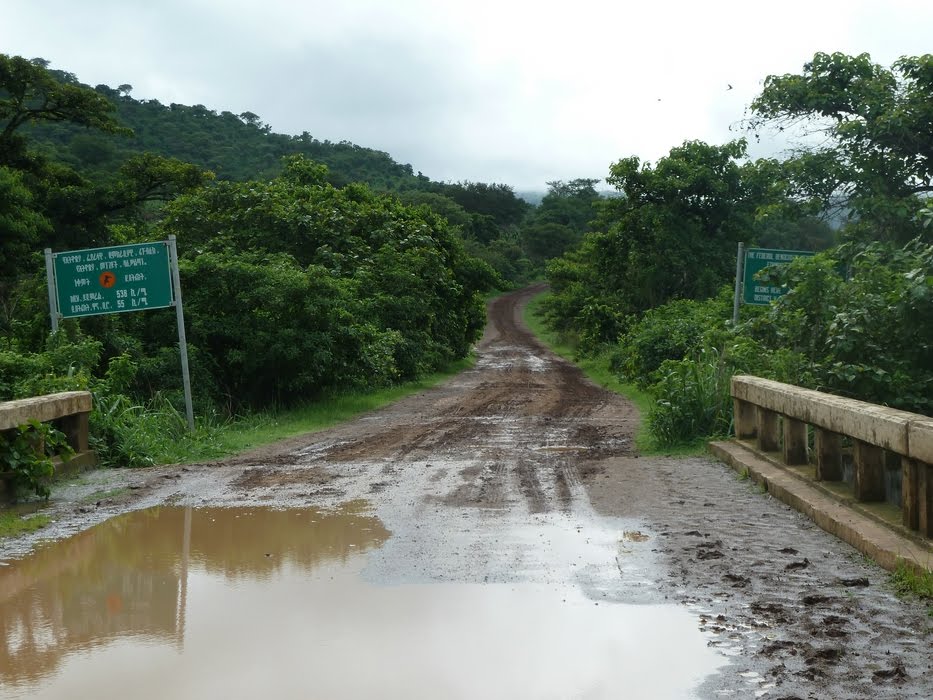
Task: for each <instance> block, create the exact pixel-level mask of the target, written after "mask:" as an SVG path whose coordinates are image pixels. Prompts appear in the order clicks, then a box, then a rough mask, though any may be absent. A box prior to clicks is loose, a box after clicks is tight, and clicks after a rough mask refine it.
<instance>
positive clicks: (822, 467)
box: [813, 427, 842, 481]
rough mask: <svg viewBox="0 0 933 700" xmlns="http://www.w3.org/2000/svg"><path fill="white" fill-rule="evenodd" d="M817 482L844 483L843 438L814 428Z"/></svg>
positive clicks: (837, 434)
mask: <svg viewBox="0 0 933 700" xmlns="http://www.w3.org/2000/svg"><path fill="white" fill-rule="evenodd" d="M813 451H814V452H815V453H816V479H817V481H842V436H841V435H839V433H834V432H832V431H831V430H826V429H825V428H817V427H814V428H813Z"/></svg>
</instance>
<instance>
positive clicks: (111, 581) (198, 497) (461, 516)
mask: <svg viewBox="0 0 933 700" xmlns="http://www.w3.org/2000/svg"><path fill="white" fill-rule="evenodd" d="M529 295H530V293H529V292H523V293H517V294H512V295H507V296H506V297H503V298H501V299H499V300H496V301H494V302H493V303H492V305H491V307H490V323H489V326H488V328H487V331H486V335H485V336H484V338H483V340H482V342H481V344H480V346H479V352H478V354H479V360H478V363H477V365H476V367H475V368H474V369H472V370H470V371H467V372H464V373H463V374H461V375H459V376H458V377H456V378H454V379H453V380H451V381H449V382H447V383H445V384H444V385H442V386H440V387H437V388H436V389H432V390H430V391H427V392H424V393H423V394H421V395H418V396H414V397H410V398H408V399H405V400H403V401H401V402H398V403H397V404H394V405H393V406H390V407H388V408H386V409H384V410H381V411H377V412H374V413H372V414H369V415H367V416H364V417H362V418H360V419H358V420H355V421H352V422H350V423H347V424H345V425H343V426H340V427H338V428H336V429H333V430H329V431H326V432H323V433H319V434H316V435H313V436H307V437H304V438H299V439H295V440H292V441H289V442H288V443H286V444H282V445H278V446H275V447H272V448H266V449H262V450H257V451H255V452H254V453H252V454H248V455H244V456H242V457H238V458H236V459H233V460H229V461H227V462H224V463H220V464H211V465H200V466H194V467H190V468H189V471H186V472H183V473H179V472H174V473H172V472H169V471H168V470H162V471H150V472H147V473H137V474H131V475H129V476H127V477H125V478H126V479H129V480H132V479H136V481H135V483H134V484H133V485H134V486H138V487H139V488H137V489H134V490H133V492H132V496H131V497H130V498H129V500H127V501H126V502H124V503H116V504H114V505H113V506H112V508H111V511H119V510H126V509H129V508H137V507H143V506H154V505H158V504H166V503H167V504H172V506H171V507H162V508H161V509H159V510H155V511H143V512H141V513H136V514H130V515H127V516H122V519H118V520H116V521H109V522H108V523H105V524H104V525H103V526H102V527H101V528H97V529H91V530H86V531H84V532H82V533H81V534H79V535H78V536H77V537H76V538H75V539H72V540H64V541H62V542H61V543H59V544H56V545H52V546H50V547H49V548H47V549H43V550H41V551H40V552H39V554H38V555H37V556H34V557H32V558H30V559H24V560H21V561H12V562H10V563H9V565H8V566H6V567H3V568H0V601H2V602H0V621H2V624H3V628H2V629H3V631H4V634H5V635H6V639H7V642H6V646H5V652H4V653H5V656H3V657H0V663H3V664H4V667H3V668H4V672H3V673H0V679H2V680H3V682H4V685H3V686H0V695H2V694H3V693H6V696H8V697H32V696H33V695H35V696H36V697H65V696H69V697H74V694H75V692H76V691H77V690H83V691H90V690H94V691H95V692H97V694H103V695H104V696H106V695H107V692H108V691H107V689H106V688H108V687H106V686H99V685H95V683H97V682H100V676H99V673H95V671H94V669H106V668H111V669H112V668H113V667H114V666H115V665H118V666H120V667H121V668H123V669H124V671H125V672H124V673H123V674H122V675H121V676H120V678H124V679H129V680H124V681H119V680H118V681H115V682H116V685H115V686H113V687H114V688H117V687H121V686H120V683H121V682H122V683H128V682H131V681H132V679H133V678H137V679H141V680H143V681H144V682H142V683H140V684H138V685H139V686H140V687H143V688H146V689H147V692H148V690H150V689H151V691H152V695H151V696H152V697H161V696H164V695H166V694H168V693H171V694H172V695H175V696H179V697H195V696H200V697H203V696H204V695H205V694H208V695H210V694H213V693H212V692H206V691H205V689H214V690H223V692H224V693H225V694H227V695H229V696H231V697H246V696H248V695H254V694H255V693H256V692H260V689H261V688H265V690H264V691H263V692H267V693H270V692H275V694H276V695H278V696H280V697H308V696H315V695H316V696H321V697H372V696H381V697H484V698H485V697H502V698H515V697H529V698H539V697H555V698H558V697H562V698H563V697H587V698H617V697H625V698H718V697H735V698H746V697H772V698H794V697H799V698H861V697H864V698H909V697H916V698H929V697H933V672H931V657H930V641H931V628H930V619H929V618H927V617H926V614H925V610H924V608H923V607H922V606H920V605H916V604H912V603H905V602H902V601H900V600H898V599H897V598H896V597H895V596H894V595H893V594H892V593H891V591H890V589H889V588H888V587H887V584H886V576H885V574H884V573H883V572H882V571H880V570H879V569H878V568H877V567H874V566H873V565H871V564H869V563H867V562H865V561H864V560H862V559H861V558H860V557H859V556H858V555H857V554H856V553H855V552H854V550H852V549H851V548H849V547H848V546H847V545H844V544H842V543H841V542H839V541H837V540H835V539H834V538H832V537H830V536H829V535H827V534H825V533H823V532H822V531H820V530H818V529H817V528H815V527H814V526H813V525H812V523H810V522H809V521H808V520H806V519H805V518H802V517H801V516H799V515H798V514H796V513H794V512H792V511H790V510H789V509H787V508H786V507H784V506H783V505H782V504H779V503H777V502H775V501H773V500H772V499H770V498H769V497H767V496H763V495H761V494H759V493H757V492H756V491H755V489H754V488H752V487H750V486H749V485H748V484H747V483H745V482H741V481H739V480H738V479H737V478H736V477H735V475H734V473H732V472H731V471H730V470H728V469H727V468H725V467H724V466H722V465H719V464H718V463H715V462H712V461H710V460H707V459H685V460H684V459H679V460H675V459H663V458H658V459H655V458H652V459H643V458H639V457H638V456H637V455H636V454H635V453H634V451H633V449H632V444H631V438H632V435H633V433H634V430H635V428H636V426H637V414H636V412H635V410H634V408H633V407H632V406H631V405H630V404H628V403H627V402H626V401H624V400H623V399H621V398H619V397H617V396H615V395H612V394H609V393H606V392H604V391H602V390H600V389H599V388H597V387H594V386H593V385H591V384H589V383H588V382H586V381H585V380H584V379H583V378H582V376H581V375H580V373H579V372H578V371H577V370H576V369H575V368H574V367H572V366H570V365H568V364H566V363H564V362H563V361H561V360H560V359H558V358H556V357H554V356H553V355H551V354H550V353H549V352H547V351H546V350H544V349H543V348H542V347H541V346H540V345H539V344H538V343H537V342H536V341H535V340H534V339H533V338H532V337H531V336H530V335H529V334H528V333H527V331H526V330H525V329H524V327H523V326H522V324H521V322H520V315H521V308H522V306H523V304H524V302H525V301H526V300H527V298H528V296H529ZM166 477H173V478H166ZM175 477H177V478H175ZM94 478H96V479H105V478H110V479H111V481H108V482H107V483H108V484H110V483H113V482H112V478H113V477H108V476H107V475H99V476H96V477H94ZM92 481H93V479H92ZM96 485H97V484H96V483H91V484H90V485H89V486H88V488H93V487H94V486H96ZM63 498H64V500H65V502H67V500H68V499H69V498H73V499H79V498H80V493H77V492H76V493H73V494H65V495H64V496H63ZM348 504H349V505H348ZM192 506H193V508H192ZM218 506H224V508H221V509H219V508H218ZM260 506H273V507H276V508H281V507H289V508H299V507H300V508H305V510H303V511H298V510H296V511H276V510H272V511H270V510H267V509H266V508H261V507H260ZM308 508H313V510H307V509H308ZM205 509H207V510H205ZM108 512H109V511H108V510H107V507H104V508H103V509H102V510H101V511H100V512H99V513H98V512H96V511H95V512H93V513H84V514H80V515H79V514H77V513H75V514H74V517H70V518H69V517H68V516H67V513H66V514H65V516H64V517H63V518H62V521H61V524H60V525H59V527H60V529H59V532H61V533H62V534H64V532H66V531H67V528H68V527H72V528H74V529H79V530H80V529H82V528H84V527H85V526H86V525H88V524H90V523H92V522H94V520H95V519H103V516H104V515H106V514H108ZM283 512H284V513H291V514H292V515H293V516H294V517H295V518H297V519H298V520H296V521H295V522H292V523H291V524H289V525H283V523H282V521H281V518H283V517H291V516H283V515H282V513H283ZM276 513H279V515H276ZM134 518H139V519H141V520H140V521H139V522H137V521H136V520H134ZM241 520H242V521H243V522H244V523H245V522H249V523H250V525H249V527H248V528H247V529H246V530H244V529H243V528H242V523H241V522H240V521H241ZM140 522H142V523H144V524H143V525H141V524H140ZM186 522H187V525H186V524H185V523H186ZM114 523H116V525H115V524H114ZM325 526H326V527H325ZM285 531H287V532H288V533H289V535H288V536H283V532H285ZM246 532H248V533H250V534H249V535H248V536H247V535H246V534H244V533H246ZM134 533H135V534H134ZM158 533H162V535H161V536H160V535H158ZM186 533H187V534H186ZM146 534H148V535H149V536H150V539H153V538H154V541H152V542H150V543H149V544H147V545H145V546H143V545H142V544H141V541H140V538H141V537H142V538H143V539H145V535H146ZM160 537H162V539H164V540H165V542H170V543H171V546H169V545H167V544H163V543H162V539H160ZM55 548H65V549H63V550H61V551H67V552H70V554H68V555H67V557H63V556H62V555H61V554H58V555H56V554H54V550H55ZM69 548H70V549H69ZM140 551H143V552H146V551H151V552H153V555H152V556H151V557H148V558H147V557H146V556H140V555H139V552H140ZM134 552H135V554H133V553H134ZM43 557H44V559H43ZM75 558H77V561H79V562H86V563H84V564H80V565H78V566H77V568H76V569H74V570H72V569H68V568H67V567H65V568H64V569H63V568H62V567H61V566H60V565H59V564H58V563H56V562H60V561H62V560H63V559H68V560H72V559H75ZM40 560H41V561H44V562H45V563H44V564H41V563H37V562H40ZM102 562H110V564H108V565H104V564H103V563H102ZM113 562H117V563H116V565H113ZM101 570H103V571H106V572H107V575H106V576H103V575H97V574H95V572H99V571H101ZM160 581H161V583H160ZM183 581H184V582H185V583H184V585H183V584H182V582H183ZM160 587H161V588H160ZM111 589H112V590H111ZM182 589H184V592H185V594H184V596H182V594H181V591H182ZM158 590H162V592H163V593H164V594H165V596H164V597H165V598H166V600H169V599H171V600H173V601H174V603H173V604H172V605H168V604H166V605H165V606H163V607H164V609H162V608H160V609H159V610H160V612H159V613H158V615H159V616H161V617H159V619H158V620H157V621H153V620H152V619H149V618H147V614H148V613H147V612H146V611H149V612H152V611H155V610H156V608H157V607H158V606H156V605H155V604H154V601H155V600H157V599H160V600H161V598H158V596H157V595H156V594H155V591H158ZM170 590H172V591H175V593H174V597H173V596H171V595H168V591H170ZM117 600H119V601H120V602H119V605H118V604H117V603H116V602H115V601H117ZM79 613H80V614H79ZM181 620H184V624H183V625H181V624H180V621H181ZM296 620H303V621H304V623H305V624H296ZM170 623H171V624H170ZM153 630H155V631H153ZM179 630H181V631H179ZM173 635H174V636H173ZM170 638H171V640H173V641H169V639H170ZM70 639H77V640H78V641H76V642H75V643H73V644H68V643H67V642H68V640H70ZM173 644H174V646H172V645H173ZM169 648H171V650H172V651H171V654H169V653H168V652H167V651H166V650H168V649H169ZM36 650H40V651H41V653H39V652H38V651H36ZM152 658H157V659H158V663H157V664H156V665H155V666H154V667H151V666H150V665H148V664H150V663H151V661H152ZM30 659H32V661H30ZM42 659H44V661H43V660H42ZM50 659H51V660H53V661H54V663H52V662H51V661H50ZM224 659H226V660H227V661H228V662H229V663H224V662H223V660H224ZM42 664H44V665H42ZM40 666H41V669H40V668H39V667H40ZM9 668H12V669H13V670H12V671H10V670H8V669H9ZM29 668H33V669H34V670H35V669H38V670H36V671H35V673H33V674H32V675H29V674H30V673H31V672H30V671H29V670H28V669H29ZM153 668H155V669H159V672H158V673H156V672H154V671H153V670H152V669H153ZM42 669H45V670H42ZM150 678H151V680H146V679H150ZM169 678H171V679H172V680H171V682H169V681H168V680H167V679H169ZM82 684H83V685H82ZM122 687H125V685H124V686H122ZM111 692H113V691H111ZM80 694H81V693H80V692H79V695H80Z"/></svg>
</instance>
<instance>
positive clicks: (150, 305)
mask: <svg viewBox="0 0 933 700" xmlns="http://www.w3.org/2000/svg"><path fill="white" fill-rule="evenodd" d="M45 271H46V276H47V278H48V288H49V312H50V313H51V316H52V333H55V332H57V331H58V324H59V322H60V321H61V320H62V319H65V318H83V317H86V316H99V315H102V314H114V313H127V312H130V311H146V310H148V309H165V308H169V307H172V306H174V307H175V319H176V322H177V324H178V350H179V355H180V356H181V373H182V383H183V385H184V392H185V414H186V417H187V419H188V429H189V430H190V431H192V432H193V431H194V409H193V405H192V398H191V376H190V372H189V368H188V342H187V339H186V337H185V313H184V308H183V306H182V301H181V277H180V276H179V274H178V247H177V244H176V241H175V236H169V237H168V239H167V240H164V241H155V242H152V243H131V244H129V245H119V246H109V247H105V248H84V249H81V250H71V251H64V252H59V253H53V252H52V249H51V248H46V249H45ZM63 308H67V312H63Z"/></svg>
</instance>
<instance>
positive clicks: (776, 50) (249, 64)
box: [0, 0, 933, 188]
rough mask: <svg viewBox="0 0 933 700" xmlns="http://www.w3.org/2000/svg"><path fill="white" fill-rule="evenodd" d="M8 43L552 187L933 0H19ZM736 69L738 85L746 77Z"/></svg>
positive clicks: (717, 135) (887, 52) (921, 26)
mask: <svg viewBox="0 0 933 700" xmlns="http://www.w3.org/2000/svg"><path fill="white" fill-rule="evenodd" d="M5 5H6V7H5V11H4V15H5V17H4V22H3V24H2V25H0V46H2V47H3V48H2V49H0V50H2V51H4V52H6V53H13V54H20V55H25V56H29V57H33V56H42V57H44V58H47V59H49V60H51V61H52V63H53V65H54V66H55V67H57V68H62V69H65V70H69V71H71V72H73V73H75V74H77V75H78V77H79V78H80V79H81V80H82V81H83V82H86V83H90V84H92V85H93V84H97V83H106V84H108V85H111V86H116V85H119V84H121V83H131V84H132V85H133V86H134V88H135V89H134V93H133V94H134V95H135V96H137V97H142V98H155V99H158V100H160V101H161V102H164V103H170V102H182V103H186V104H198V103H200V104H204V105H206V106H208V107H210V108H212V109H216V110H217V111H222V110H230V111H233V112H237V113H238V112H242V111H246V110H249V111H252V112H255V113H257V114H259V115H260V116H261V117H262V119H263V120H264V121H266V122H268V123H269V124H271V125H272V127H273V128H274V129H275V130H276V131H282V132H286V133H299V132H301V131H305V130H307V131H309V132H310V133H312V134H313V135H315V136H317V137H318V138H327V139H330V140H334V141H339V140H343V139H346V140H350V141H353V142H355V143H358V144H360V145H364V146H370V147H373V148H378V149H380V150H385V151H388V152H389V153H391V154H392V155H393V156H394V157H395V158H396V159H397V160H400V161H402V162H410V163H411V164H412V165H413V166H414V167H415V168H416V169H417V170H422V171H423V172H425V174H427V175H429V176H431V177H433V178H437V179H452V180H459V179H471V180H482V181H501V182H508V183H510V184H513V185H515V186H517V187H519V188H529V187H543V183H544V181H545V180H549V179H556V178H558V179H568V178H572V177H578V176H601V175H604V174H605V173H606V172H607V170H608V166H609V164H610V163H611V162H613V161H615V160H617V159H618V158H621V157H625V156H628V155H632V154H634V155H638V156H640V157H641V158H643V159H647V160H655V159H657V158H658V157H660V156H662V155H663V154H665V153H666V152H667V151H668V150H669V149H670V148H671V147H672V146H675V145H677V144H679V143H680V142H682V141H683V140H685V139H703V140H708V141H714V142H722V141H725V140H727V139H729V138H733V137H734V136H735V134H734V133H730V131H729V126H730V125H731V124H734V123H735V122H737V121H738V120H739V119H741V117H742V116H743V109H744V107H745V106H746V105H747V104H748V103H749V102H750V101H751V99H752V98H753V97H754V96H755V95H756V94H757V93H758V92H759V90H760V88H761V81H762V80H763V79H764V77H765V76H766V75H768V74H770V73H785V72H796V71H799V70H800V68H801V67H802V65H803V63H804V62H805V61H807V60H808V59H809V58H811V57H812V55H813V54H814V53H815V52H816V51H837V50H838V51H844V52H846V53H860V52H863V51H867V52H869V53H871V54H872V56H873V58H875V60H877V61H879V62H882V63H890V62H892V61H893V60H895V59H896V58H897V57H899V56H901V55H905V54H907V55H916V54H920V53H924V52H927V51H929V33H928V31H927V30H928V28H929V27H930V26H933V3H929V2H926V1H922V2H921V1H912V0H900V1H891V2H880V1H878V2H868V1H867V0H862V1H859V0H854V1H853V0H849V1H847V2H841V1H838V0H828V1H824V2H813V1H812V0H810V1H808V2H803V1H802V0H789V1H788V2H785V3H782V4H781V5H775V4H773V3H761V2H753V1H750V0H745V2H732V1H720V2H714V1H712V0H710V1H708V2H703V3H700V2H673V1H671V0H658V1H656V2H653V3H645V2H637V3H635V2H627V3H626V2H618V1H616V2H611V1H608V0H577V2H574V3H567V2H564V3H553V2H550V3H549V2H541V1H540V0H538V1H535V2H521V1H512V2H510V1H509V0H472V1H467V0H457V1H455V2H443V3H441V2H432V1H429V0H406V1H405V2H404V3H387V2H384V0H354V1H352V2H351V1H348V2H344V3H333V2H324V0H313V1H310V2H300V3H299V2H290V1H287V0H264V1H263V2H261V3H257V2H255V1H254V0H249V1H247V0H184V1H183V0H168V1H167V0H161V1H159V2H153V1H147V2H143V1H140V0H122V1H120V0H118V1H113V2H108V1H105V0H97V1H96V2H95V1H92V0H85V1H83V2H80V3H76V2H73V1H69V0H44V1H42V0H6V2H5ZM728 85H732V86H733V89H731V90H729V89H727V88H728Z"/></svg>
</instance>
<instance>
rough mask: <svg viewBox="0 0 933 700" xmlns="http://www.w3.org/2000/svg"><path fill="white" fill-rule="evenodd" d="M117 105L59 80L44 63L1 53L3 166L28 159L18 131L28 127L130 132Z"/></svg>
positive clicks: (0, 143) (0, 140) (0, 144)
mask: <svg viewBox="0 0 933 700" xmlns="http://www.w3.org/2000/svg"><path fill="white" fill-rule="evenodd" d="M114 109H115V108H114V105H113V104H112V103H111V102H110V101H109V100H108V99H107V98H106V97H104V96H103V95H101V94H99V93H97V92H95V91H94V90H92V89H90V88H87V87H84V86H81V85H76V84H73V83H71V82H63V81H61V80H59V79H57V78H56V77H55V76H54V75H53V74H52V72H50V71H49V70H48V69H47V68H46V67H45V65H44V62H40V61H36V60H33V61H28V60H26V59H25V58H22V57H20V56H12V57H11V56H7V55H5V54H0V164H7V165H10V164H14V163H16V162H17V161H19V160H21V159H22V158H23V156H24V150H23V149H24V144H25V141H24V140H23V139H22V137H20V136H19V135H18V134H17V133H16V132H17V130H18V129H19V128H20V127H22V126H24V125H25V124H30V123H36V122H69V123H72V124H77V125H80V126H84V127H88V128H93V129H97V130H100V131H106V132H109V133H129V130H128V129H126V128H124V127H121V126H120V125H119V124H118V123H117V121H116V120H115V119H114V117H113V112H114Z"/></svg>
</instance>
